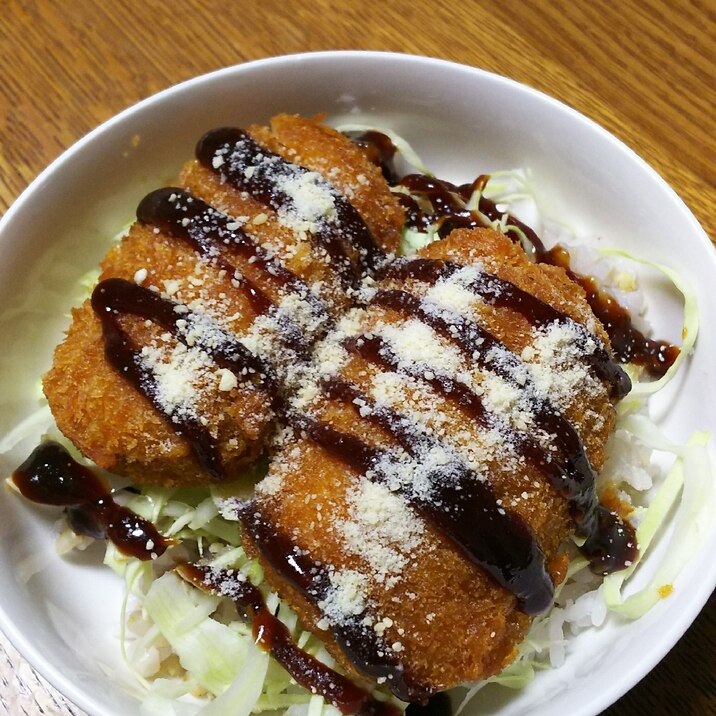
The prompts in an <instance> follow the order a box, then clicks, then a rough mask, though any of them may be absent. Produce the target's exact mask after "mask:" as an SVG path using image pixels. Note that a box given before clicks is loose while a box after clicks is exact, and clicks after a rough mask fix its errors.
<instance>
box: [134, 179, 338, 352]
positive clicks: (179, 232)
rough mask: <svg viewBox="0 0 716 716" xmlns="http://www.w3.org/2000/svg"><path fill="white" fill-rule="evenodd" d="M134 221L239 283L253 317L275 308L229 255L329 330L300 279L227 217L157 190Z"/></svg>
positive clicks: (322, 309)
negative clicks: (295, 297) (294, 298)
mask: <svg viewBox="0 0 716 716" xmlns="http://www.w3.org/2000/svg"><path fill="white" fill-rule="evenodd" d="M137 219H138V220H139V221H140V222H142V223H144V224H151V225H153V226H157V227H158V228H160V229H161V230H162V231H164V232H165V233H167V234H169V235H170V236H173V237H175V238H179V239H182V240H184V241H187V242H188V243H189V244H191V246H192V247H193V248H194V249H195V250H196V251H197V252H198V253H200V254H202V255H204V256H208V257H210V258H211V259H212V260H214V261H216V262H217V265H218V266H219V267H220V268H222V269H224V270H226V271H227V272H228V273H229V275H230V276H232V277H233V278H234V280H235V281H237V282H238V284H239V285H238V288H240V289H241V290H243V291H244V293H245V294H246V295H247V297H248V298H249V301H250V303H251V307H252V308H253V310H254V312H255V313H256V314H257V315H262V314H266V313H269V312H270V311H271V310H272V309H274V308H275V306H274V304H273V303H272V302H271V299H270V298H269V297H268V296H267V295H266V294H265V293H264V292H263V291H261V289H260V288H259V287H258V286H257V285H256V284H255V283H253V282H252V281H250V280H249V279H248V278H247V277H245V276H243V275H242V273H241V271H239V270H237V267H236V266H235V265H234V264H233V263H231V262H230V261H229V260H228V258H227V257H226V255H225V254H226V253H228V252H229V251H232V252H236V253H237V254H238V255H239V256H241V257H242V258H243V259H246V260H247V261H249V262H251V264H252V266H253V268H254V270H258V271H261V272H262V273H263V275H264V276H265V277H266V278H267V279H269V280H271V282H272V283H275V284H277V285H278V286H279V287H281V288H282V289H284V290H288V291H291V292H293V293H296V294H299V295H300V296H301V298H303V299H304V300H306V301H307V302H308V304H309V305H310V306H311V309H312V311H313V312H314V314H316V316H318V317H319V318H320V319H321V323H322V325H323V327H324V328H326V329H327V328H328V327H330V324H331V318H330V316H329V313H328V309H327V306H326V305H325V304H324V303H323V301H321V300H320V299H319V298H318V297H317V296H315V295H314V294H313V293H312V292H311V290H310V288H309V287H308V285H307V284H306V283H305V281H303V279H301V278H300V277H299V276H297V275H296V274H295V273H293V272H292V271H290V270H289V269H287V268H286V267H285V266H284V265H283V264H281V263H280V262H279V261H277V260H276V259H275V258H273V257H271V256H269V255H268V253H267V252H266V250H265V249H264V248H262V247H261V246H259V245H258V244H256V243H255V242H254V241H253V239H251V237H249V235H248V234H247V233H246V232H245V231H243V230H242V229H241V228H238V227H235V228H232V229H229V228H228V225H229V224H231V223H232V219H231V217H230V216H227V215H226V214H224V213H222V212H220V211H217V210H216V209H214V208H213V207H212V206H210V205H209V204H207V203H206V202H204V201H202V200H201V199H199V198H198V197H195V196H192V195H191V194H190V193H189V192H187V191H184V190H183V189H177V188H172V187H168V188H164V189H157V190H156V191H153V192H151V193H149V194H147V196H146V197H144V199H143V200H142V201H141V202H140V204H139V207H138V208H137ZM284 328H285V330H284V331H283V332H282V337H283V338H285V339H288V345H289V348H291V350H293V351H295V352H297V353H300V354H302V355H304V356H305V355H307V353H308V351H309V349H310V346H309V344H308V343H307V342H306V339H305V338H304V336H303V335H302V334H301V332H300V330H299V331H297V330H296V329H295V328H294V327H292V326H290V325H286V326H285V327H284Z"/></svg>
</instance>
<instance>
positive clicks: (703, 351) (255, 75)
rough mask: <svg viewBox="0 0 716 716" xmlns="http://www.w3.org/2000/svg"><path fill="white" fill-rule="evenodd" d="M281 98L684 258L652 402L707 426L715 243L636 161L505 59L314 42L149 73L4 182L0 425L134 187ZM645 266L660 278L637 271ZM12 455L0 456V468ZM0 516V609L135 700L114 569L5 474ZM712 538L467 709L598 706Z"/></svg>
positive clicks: (676, 261) (94, 695)
mask: <svg viewBox="0 0 716 716" xmlns="http://www.w3.org/2000/svg"><path fill="white" fill-rule="evenodd" d="M282 111H285V112H298V113H303V114H314V113H317V112H325V113H327V115H328V118H329V120H331V121H334V122H335V121H340V120H346V119H350V120H351V121H355V122H360V121H363V122H370V123H375V124H381V125H385V126H389V127H392V128H393V129H394V130H396V131H397V132H399V133H401V134H402V135H403V136H405V137H406V138H408V139H409V140H410V141H411V142H412V143H413V145H414V146H415V148H416V149H418V150H419V152H420V153H421V154H422V156H423V158H424V159H425V161H426V162H427V164H428V166H431V167H432V168H434V169H435V171H436V172H437V174H438V175H440V176H444V177H446V178H452V179H456V180H468V179H472V178H474V176H476V175H477V174H478V173H481V172H489V171H490V170H496V169H501V168H510V167H516V166H520V167H528V168H530V169H531V170H532V172H533V173H534V176H535V179H536V183H537V184H538V186H539V192H540V195H541V196H540V199H541V201H542V202H543V205H545V206H547V207H548V210H549V211H550V212H551V213H552V214H553V215H555V216H559V217H561V218H562V219H564V220H565V221H566V222H568V223H570V224H571V225H572V226H573V227H574V228H575V229H576V230H577V231H579V232H585V233H589V234H595V235H598V236H599V237H600V239H601V240H602V241H603V242H604V243H605V244H610V245H615V246H621V247H623V248H627V249H629V250H633V251H635V252H637V253H639V254H642V255H646V256H648V257H649V258H652V259H654V260H656V261H660V262H663V263H666V264H669V265H670V266H672V267H673V268H675V269H676V270H677V271H679V272H680V273H682V274H683V275H685V276H688V277H689V282H690V283H691V285H692V286H693V287H694V288H695V290H696V292H697V294H698V297H699V300H700V307H701V319H702V333H701V336H700V338H699V343H698V347H697V350H696V352H695V355H694V357H693V359H692V361H691V363H690V365H689V366H688V368H687V369H686V370H684V371H683V375H682V376H681V379H680V380H679V381H678V385H675V386H670V387H669V388H668V389H667V391H665V394H664V395H660V396H659V397H658V400H657V401H656V403H655V411H656V414H658V415H659V417H660V419H661V420H662V424H663V426H664V428H665V430H667V432H669V434H670V435H672V436H673V437H674V438H678V439H683V438H685V437H686V436H688V434H689V433H690V432H691V430H693V429H696V428H701V429H712V430H713V429H714V428H716V408H715V407H714V403H713V401H712V400H707V401H704V400H700V396H704V395H711V396H712V395H714V394H716V373H714V372H713V370H712V369H711V367H710V366H709V363H710V362H711V360H712V356H713V355H716V302H714V301H713V298H712V292H711V291H712V286H713V284H714V282H715V281H716V254H715V252H714V251H713V247H712V246H711V244H710V242H709V241H708V239H707V237H706V235H705V234H704V232H703V231H702V229H701V228H700V227H699V225H698V224H697V222H696V221H695V219H694V217H693V216H692V215H691V214H690V212H689V211H688V209H687V208H686V207H685V206H684V204H683V203H682V202H681V200H680V199H679V198H678V197H677V196H676V194H675V193H674V192H673V191H672V190H671V189H670V188H669V187H668V186H667V185H666V184H665V183H664V181H663V180H662V179H660V178H659V176H658V175H657V174H656V173H655V172H654V171H653V170H652V169H650V168H649V167H648V166H647V165H646V164H645V163H644V162H643V161H642V160H641V159H639V157H637V156H636V155H635V154H634V153H633V152H632V151H630V150H629V149H627V148H626V147H625V146H624V145H623V144H621V143H620V142H618V141H617V140H616V139H615V138H614V137H612V136H611V135H609V134H608V133H607V132H606V131H604V130H603V129H601V128H600V127H598V126H597V125H596V124H594V123H593V122H591V121H589V120H587V119H585V118H584V117H583V116H581V115H580V114H578V113H577V112H575V111H573V110H571V109H569V108H568V107H566V106H564V105H563V104H560V103H559V102H557V101H555V100H553V99H550V98H549V97H547V96H545V95H543V94H540V93H539V92H536V91H535V90H532V89H530V88H528V87H525V86H522V85H519V84H517V83H515V82H512V81H510V80H507V79H504V78H502V77H498V76H495V75H492V74H488V73H486V72H483V71H481V70H477V69H473V68H469V67H464V66H459V65H455V64H450V63H447V62H443V61H438V60H431V59H426V58H421V57H412V56H406V55H396V54H382V53H371V52H328V53H317V54H306V55H295V56H288V57H279V58H275V59H268V60H261V61H258V62H252V63H249V64H245V65H240V66H237V67H231V68H227V69H225V70H221V71H218V72H214V73H212V74H209V75H206V76H203V77H199V78H197V79H194V80H191V81H189V82H185V83H183V84H181V85H178V86H176V87H173V88H171V89H169V90H166V91H165V92H161V93H160V94H158V95H156V96H154V97H151V98H149V99H147V100H145V101H143V102H141V103H139V104H138V105H136V106H134V107H131V108H130V109H128V110H126V111H125V112H123V113H121V114H120V115H118V116H117V117H115V118H114V119H111V120H110V121H108V122H106V123H105V124H103V125H102V126H101V127H99V128H98V129H96V130H95V131H93V132H92V133H91V134H89V135H88V136H87V137H85V138H84V139H82V140H81V141H79V142H78V143H77V144H75V145H74V146H73V147H72V148H71V149H69V150H68V151H67V152H65V153H64V154H63V155H62V156H61V157H60V158H59V159H58V160H57V161H55V162H54V163H53V164H52V165H51V166H50V167H48V169H46V170H45V171H44V172H43V173H42V174H41V175H40V176H39V177H38V178H37V179H36V180H35V181H34V182H33V183H32V185H31V186H30V187H29V188H28V189H27V191H25V192H24V194H23V195H22V196H21V197H20V198H19V199H18V201H17V202H16V203H15V205H14V206H13V207H12V208H11V209H10V211H8V213H7V214H6V216H5V217H4V219H3V220H2V222H0V257H1V260H0V306H3V308H4V310H3V312H2V314H1V315H0V327H1V332H0V335H1V336H2V338H3V343H4V347H3V351H2V354H1V356H0V360H1V361H2V370H1V371H0V401H2V402H1V404H0V436H2V435H3V434H5V433H6V432H7V430H8V429H9V428H11V427H12V426H14V425H15V424H17V423H18V421H19V420H21V419H22V418H24V417H25V416H27V415H28V414H30V412H31V411H32V410H33V409H34V408H35V406H36V403H35V402H34V398H33V396H35V395H37V393H36V391H37V379H38V376H39V375H41V374H42V372H43V371H44V370H46V369H47V367H48V366H49V362H50V358H51V350H52V347H53V346H54V345H55V344H56V343H57V342H58V341H59V340H60V337H61V334H62V330H63V328H64V327H65V325H66V323H67V318H66V312H67V311H68V309H69V307H70V305H71V302H72V292H71V287H72V286H73V285H74V284H75V283H76V281H77V279H78V277H80V276H81V275H82V274H83V273H84V272H85V271H87V270H90V269H92V268H94V267H95V266H96V264H97V261H98V260H99V258H100V257H101V256H102V254H103V253H104V251H105V249H106V247H107V243H108V239H109V237H111V236H113V235H114V234H115V233H116V232H117V231H118V230H119V229H120V228H121V227H122V226H123V225H124V224H125V223H126V222H128V221H129V220H130V219H131V218H132V216H133V212H134V208H135V207H136V204H137V202H138V200H139V199H140V198H141V197H142V196H143V195H144V194H145V193H146V192H147V191H149V190H150V189H152V188H155V187H158V186H160V185H161V184H163V183H167V182H170V181H171V179H172V177H173V176H174V175H175V173H176V171H177V170H178V169H179V167H180V166H181V164H182V163H183V162H184V161H185V160H186V159H187V158H188V157H191V156H192V152H193V147H194V144H195V141H196V140H197V138H198V137H199V136H200V135H201V134H202V133H203V132H204V131H205V130H207V129H209V128H211V127H214V126H221V125H227V124H235V125H245V124H248V123H251V122H261V121H265V120H266V119H268V118H269V117H270V116H271V115H272V114H274V113H277V112H282ZM651 283H656V284H658V281H657V282H647V288H649V286H650V285H651ZM656 288H663V287H662V286H658V285H657V286H656ZM653 300H654V303H653V304H652V305H653V306H655V307H656V310H652V312H651V314H650V319H651V321H652V323H653V324H654V325H655V327H656V329H657V332H658V333H659V334H660V335H666V336H668V337H670V338H671V339H673V340H677V339H678V337H679V326H680V316H679V307H680V306H679V303H678V301H677V300H675V297H673V296H671V295H669V294H668V292H666V293H664V292H663V291H659V292H658V295H657V296H655V297H654V299H653ZM23 449H25V448H24V447H23ZM23 457H24V454H21V451H18V452H17V454H15V455H13V456H11V459H10V462H8V463H7V464H2V466H1V467H2V469H3V474H5V475H6V474H7V472H8V470H9V469H11V468H13V467H15V466H16V464H17V463H19V462H20V460H21V459H22V458H23ZM13 460H14V461H15V464H10V463H11V462H12V461H13ZM0 515H1V517H2V518H1V519H0V545H1V547H0V594H2V595H3V599H2V602H1V603H0V628H2V630H3V631H4V632H5V633H6V634H7V635H8V637H9V638H10V639H11V640H12V641H13V642H14V644H15V645H16V646H17V648H18V649H19V650H20V651H21V652H22V653H23V654H24V655H25V656H26V657H27V659H29V661H30V662H31V663H32V664H33V665H34V666H35V667H37V669H38V670H39V671H40V672H41V673H42V674H43V675H44V676H46V677H47V678H48V679H49V681H51V682H52V683H53V684H54V685H55V686H56V687H57V688H59V690H60V691H62V692H63V693H64V694H66V695H67V696H68V697H69V698H70V699H72V700H73V701H75V702H76V703H77V704H78V705H79V706H81V707H82V708H84V709H86V710H87V711H89V712H90V713H91V714H96V715H98V716H99V715H101V716H110V715H112V716H119V715H123V714H128V713H136V712H137V702H136V700H135V697H134V696H133V695H132V693H131V688H130V687H129V686H128V684H130V683H131V679H129V678H128V677H126V675H125V672H124V668H123V666H122V665H121V660H120V656H119V648H118V642H117V635H118V621H119V619H118V616H119V604H120V600H121V596H122V593H121V591H122V590H121V585H120V583H119V581H118V580H117V579H116V578H115V577H114V575H113V574H111V573H110V572H109V570H107V569H106V568H102V567H101V566H99V563H100V562H101V554H102V552H101V550H100V549H96V550H92V553H91V554H90V555H86V556H82V557H72V558H70V559H60V558H58V557H56V555H55V554H54V549H53V541H54V528H53V522H54V516H55V515H56V511H52V510H48V509H44V508H39V507H35V506H32V505H29V504H27V503H26V502H24V501H22V500H21V499H19V498H18V497H17V496H15V495H13V494H10V493H9V492H7V491H3V493H2V496H1V497H0ZM715 552H716V535H715V534H714V533H713V532H712V533H711V534H710V535H708V536H705V537H704V541H703V544H702V546H701V549H700V550H699V551H698V552H696V553H695V554H694V555H693V559H692V561H691V562H690V563H689V564H688V565H687V566H686V567H685V569H684V570H683V572H682V574H681V576H680V578H679V580H678V581H677V582H676V585H675V586H676V589H675V592H674V594H673V595H672V596H671V597H669V598H668V599H667V600H664V601H663V602H662V603H660V604H659V605H658V606H657V607H655V608H654V609H653V610H652V611H651V612H650V613H649V614H647V615H646V616H645V617H643V618H642V619H640V620H638V621H636V622H619V621H618V620H616V619H612V620H610V621H609V623H608V624H606V625H605V626H604V627H603V628H601V629H600V630H595V631H591V632H586V633H583V634H582V635H581V636H580V637H578V638H577V639H575V640H574V642H573V644H572V647H571V653H570V654H569V655H568V658H567V661H566V664H565V665H564V667H562V668H560V669H557V670H553V671H549V672H545V673H541V674H540V675H539V677H538V678H537V679H536V680H535V681H534V682H533V683H532V684H531V685H530V686H529V687H527V688H526V689H524V690H523V691H521V692H516V693H513V692H504V693H503V692H499V693H498V692H496V691H495V692H492V693H485V696H484V697H483V698H480V699H477V700H476V701H475V702H474V703H473V705H472V706H471V707H470V709H469V711H468V714H470V715H471V716H473V715H476V714H496V713H498V712H499V714H501V716H506V715H508V714H509V715H510V716H516V715H517V714H520V715H526V714H531V715H533V716H537V715H538V714H540V715H543V714H548V713H549V714H554V713H569V714H571V715H572V716H580V715H581V716H587V715H592V714H597V713H598V712H600V711H601V710H602V709H604V708H606V707H607V706H608V705H609V704H610V703H612V702H613V701H614V700H615V699H617V698H618V697H619V696H620V695H621V694H622V693H624V692H625V691H626V690H627V689H629V688H630V687H631V686H632V685H634V684H635V683H636V682H637V681H638V680H639V679H640V678H641V677H642V676H644V674H646V673H647V672H648V671H649V670H650V669H651V668H652V667H653V666H654V665H655V664H656V663H657V662H658V661H659V659H661V657H662V656H664V654H666V652H667V651H668V650H669V649H670V648H671V646H672V645H673V644H674V643H675V642H676V641H677V639H678V638H679V637H680V636H681V634H682V633H683V632H684V631H685V630H686V628H687V627H688V625H689V624H690V623H691V621H692V620H693V619H694V617H695V616H696V614H697V613H698V611H699V610H700V608H701V607H702V605H703V604H704V602H705V601H706V599H707V598H708V596H709V594H710V593H711V591H712V590H713V588H714V584H715V583H716V560H714V559H713V554H714V553H715ZM675 688H678V686H676V685H675Z"/></svg>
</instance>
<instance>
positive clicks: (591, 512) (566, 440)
mask: <svg viewBox="0 0 716 716" xmlns="http://www.w3.org/2000/svg"><path fill="white" fill-rule="evenodd" d="M371 303H372V304H374V305H379V306H382V307H384V308H388V309H391V310H394V311H398V312H399V313H402V314H403V315H407V316H410V317H417V318H419V319H420V320H421V321H423V322H424V323H426V324H427V325H429V326H430V327H431V328H433V329H434V330H435V331H436V332H438V333H439V334H440V335H442V336H443V337H444V338H446V339H448V340H449V341H451V342H453V343H454V344H456V346H457V347H458V348H459V349H460V350H461V351H462V352H463V353H464V354H465V355H466V356H467V358H468V359H469V360H470V361H472V362H473V363H474V364H475V365H476V366H480V367H482V368H487V369H489V370H492V371H494V372H495V373H496V374H498V375H500V376H501V377H502V378H503V379H505V380H506V381H508V382H510V383H513V384H515V378H514V375H513V370H514V369H516V368H519V367H520V365H521V361H520V359H519V358H517V356H515V355H514V354H513V353H511V352H510V351H509V350H508V349H507V348H506V346H505V345H504V344H503V343H502V342H501V341H499V340H498V339H497V338H495V337H494V336H493V335H492V334H491V333H489V332H488V331H486V330H485V329H483V328H482V327H481V326H479V325H478V324H476V323H474V322H472V321H469V320H467V319H465V318H463V317H462V316H461V315H459V314H455V313H452V312H449V311H443V310H441V311H440V314H441V315H438V314H437V313H435V312H432V311H429V310H427V309H426V306H425V305H424V304H423V301H422V300H421V299H420V298H419V297H417V296H414V295H412V294H410V293H407V292H405V291H397V290H379V291H376V293H375V294H374V296H373V298H372V299H371ZM363 339H364V345H366V346H368V348H367V349H366V355H367V356H370V350H369V346H370V343H366V342H365V336H364V337H363ZM495 350H499V351H500V354H501V356H502V360H501V361H500V362H493V361H492V360H490V359H489V358H488V356H489V355H490V353H491V352H492V351H495ZM376 359H380V360H383V361H386V362H387V364H390V360H389V356H388V354H387V353H385V352H384V351H381V352H380V353H379V354H378V355H377V357H376ZM397 362H398V361H397V358H394V359H393V364H394V365H396V366H397ZM423 377H424V376H423ZM437 385H438V389H440V390H445V389H446V388H449V387H452V386H450V385H447V384H446V385H443V386H441V385H440V383H439V382H438V383H437ZM519 387H520V389H521V390H523V391H524V390H526V389H527V388H528V387H529V385H527V384H526V385H519ZM461 392H462V402H461V403H460V404H461V405H463V406H464V405H465V404H466V400H467V399H466V397H465V395H464V390H463V391H461ZM446 394H447V395H448V396H449V393H446ZM453 399H454V398H453ZM475 405H476V404H475V402H474V400H472V406H473V410H477V408H476V407H475ZM534 407H535V419H536V422H537V425H538V426H540V427H543V428H544V429H545V430H547V431H548V432H549V434H551V435H553V436H554V437H555V440H556V441H557V444H558V446H559V447H560V452H561V453H562V455H561V460H562V462H561V464H560V463H556V462H553V461H551V460H549V459H546V458H545V455H544V451H543V450H542V449H541V448H540V447H539V446H538V445H537V444H536V443H535V442H534V441H532V440H531V439H526V438H525V439H521V440H520V441H519V448H520V449H521V450H522V451H523V452H524V453H525V455H526V456H529V457H530V458H531V460H532V461H533V462H534V464H535V465H537V466H539V467H540V469H541V470H542V471H543V472H545V474H546V476H547V477H548V479H549V480H550V482H551V484H552V485H553V486H554V487H555V488H556V489H557V490H558V492H559V494H561V495H562V496H564V497H565V498H566V499H568V500H569V503H570V513H571V515H572V518H573V519H574V521H575V524H576V527H577V533H578V534H579V535H580V536H582V537H585V538H586V542H585V543H584V545H583V546H582V547H581V548H580V549H581V551H582V553H583V554H584V555H585V556H586V557H587V558H588V559H589V560H590V564H591V566H592V569H593V570H595V571H598V572H607V571H616V570H618V569H623V568H624V567H625V566H627V565H628V564H630V563H631V562H632V561H633V559H634V556H635V554H636V536H635V533H634V530H633V527H632V526H631V525H630V524H629V523H624V522H622V521H621V520H620V519H619V518H618V517H617V516H615V515H613V514H612V513H611V512H609V510H607V509H606V508H604V507H603V506H601V505H599V504H598V501H597V497H596V492H595V484H596V474H595V472H594V469H593V467H592V465H591V464H590V462H589V459H588V457H587V455H586V451H585V449H584V445H583V444H582V442H581V440H580V439H579V436H578V435H577V433H576V431H575V430H574V428H573V427H572V426H571V425H570V424H569V422H568V421H567V420H566V419H565V418H564V417H563V416H562V415H561V414H560V413H559V412H558V411H557V410H555V409H554V407H553V406H551V405H550V404H549V402H548V401H544V400H541V401H538V402H536V403H535V406H534ZM481 417H482V419H484V415H482V416H481ZM608 515H611V517H608Z"/></svg>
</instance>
